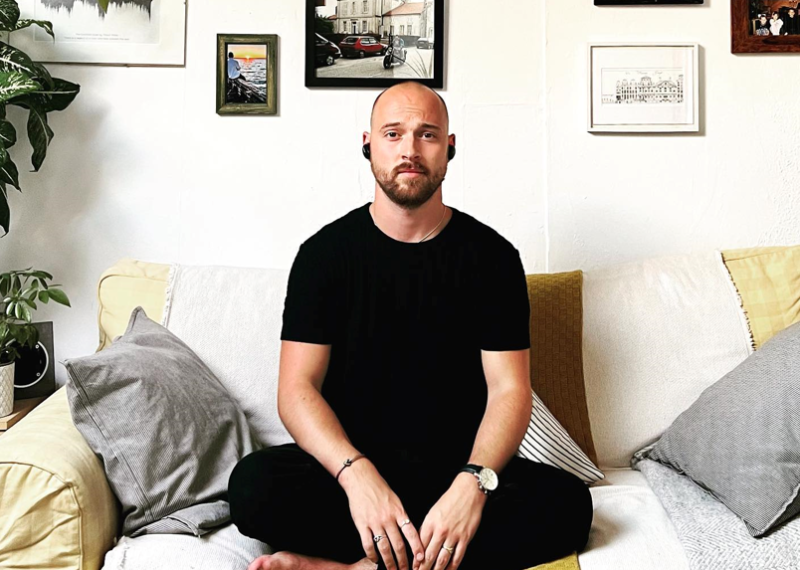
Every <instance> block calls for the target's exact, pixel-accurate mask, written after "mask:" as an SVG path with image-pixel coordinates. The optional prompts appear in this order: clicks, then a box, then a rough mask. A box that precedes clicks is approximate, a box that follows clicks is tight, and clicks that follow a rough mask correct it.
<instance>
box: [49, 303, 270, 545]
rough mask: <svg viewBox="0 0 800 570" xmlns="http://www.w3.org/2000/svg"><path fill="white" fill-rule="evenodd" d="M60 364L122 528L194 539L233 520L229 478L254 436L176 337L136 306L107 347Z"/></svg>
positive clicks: (72, 406) (77, 422)
mask: <svg viewBox="0 0 800 570" xmlns="http://www.w3.org/2000/svg"><path fill="white" fill-rule="evenodd" d="M221 340H222V339H221ZM63 364H64V365H65V366H66V368H67V371H68V372H69V378H68V380H67V397H68V400H69V406H70V413H71V415H72V420H73V422H74V424H75V426H76V427H77V428H78V431H80V432H81V434H82V435H83V437H84V438H85V439H86V441H87V443H88V444H89V447H91V448H92V450H93V451H94V452H95V453H96V454H97V455H98V456H99V457H100V459H101V460H102V462H103V466H104V469H105V471H106V476H107V477H108V482H109V485H110V486H111V489H112V490H113V492H114V494H115V495H116V496H117V498H118V499H119V501H120V503H121V505H122V519H123V520H122V534H123V535H125V536H139V535H142V534H163V533H177V534H193V535H195V536H201V535H203V534H205V533H207V532H209V531H210V530H212V529H214V528H216V527H219V526H221V525H224V524H226V523H228V522H229V521H230V507H229V505H228V502H227V489H228V478H229V477H230V474H231V471H233V468H234V466H235V465H236V463H237V462H238V461H239V460H240V459H241V458H242V457H244V456H245V455H247V454H248V453H250V452H252V451H254V450H255V449H256V444H255V441H256V440H255V439H254V438H253V436H252V434H251V432H250V427H249V425H248V423H247V419H246V418H245V415H244V412H242V410H241V409H240V408H239V406H238V404H237V403H236V402H235V401H234V400H233V398H232V397H231V395H230V394H229V393H228V391H227V390H226V389H225V387H224V386H223V385H222V384H221V383H220V382H219V380H218V379H217V378H216V376H214V374H213V373H212V372H211V370H210V369H209V368H208V367H207V366H206V365H205V364H204V363H203V362H202V361H201V360H200V358H199V357H198V356H197V355H196V354H195V353H194V352H193V351H192V350H191V349H190V348H189V347H188V346H187V345H186V344H185V343H184V342H183V341H181V340H180V339H179V338H178V337H176V336H175V335H174V334H173V333H172V332H170V331H168V330H167V329H165V328H164V327H162V326H161V325H159V324H158V323H156V322H154V321H152V320H150V319H149V318H148V317H147V315H146V314H145V312H144V310H143V309H142V308H141V307H137V308H136V309H134V311H133V313H132V314H131V317H130V321H129V322H128V327H127V329H126V331H125V334H123V335H122V336H120V337H118V338H117V339H116V340H115V341H114V343H112V345H111V346H109V347H108V348H106V349H105V350H103V351H101V352H97V353H95V354H92V355H90V356H85V357H80V358H71V359H68V360H65V361H63Z"/></svg>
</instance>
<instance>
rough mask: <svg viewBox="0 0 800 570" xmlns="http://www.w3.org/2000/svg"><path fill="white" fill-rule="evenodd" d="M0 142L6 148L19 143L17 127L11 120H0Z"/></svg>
mask: <svg viewBox="0 0 800 570" xmlns="http://www.w3.org/2000/svg"><path fill="white" fill-rule="evenodd" d="M0 144H2V145H3V146H4V147H6V148H11V147H12V146H14V145H15V144H17V129H15V128H14V125H12V124H11V121H5V120H4V121H2V122H0Z"/></svg>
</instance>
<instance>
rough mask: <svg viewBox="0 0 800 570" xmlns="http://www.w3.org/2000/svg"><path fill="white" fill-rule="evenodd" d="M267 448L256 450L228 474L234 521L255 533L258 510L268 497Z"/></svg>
mask: <svg viewBox="0 0 800 570" xmlns="http://www.w3.org/2000/svg"><path fill="white" fill-rule="evenodd" d="M265 452H267V450H266V449H264V450H260V451H255V452H253V453H251V454H249V455H247V456H245V457H243V458H242V459H240V460H239V462H238V463H237V464H236V465H235V466H234V468H233V471H231V474H230V477H229V478H228V502H229V503H230V509H231V522H232V523H234V524H235V525H236V527H237V528H238V529H239V532H241V533H242V534H244V535H246V536H251V537H252V536H253V533H254V532H255V529H254V528H252V527H253V526H254V523H255V521H256V520H258V516H257V515H258V512H260V511H261V510H262V509H263V508H264V504H263V503H264V501H265V500H267V495H268V490H269V487H270V485H269V481H270V477H271V475H270V467H269V458H268V457H266V453H265Z"/></svg>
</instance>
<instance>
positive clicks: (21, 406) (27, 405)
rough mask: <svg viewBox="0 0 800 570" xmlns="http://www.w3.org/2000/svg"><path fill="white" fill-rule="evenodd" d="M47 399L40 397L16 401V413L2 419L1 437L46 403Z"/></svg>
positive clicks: (0, 424) (0, 419) (0, 421)
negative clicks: (37, 407)
mask: <svg viewBox="0 0 800 570" xmlns="http://www.w3.org/2000/svg"><path fill="white" fill-rule="evenodd" d="M46 399H47V398H46V397H39V398H28V399H26V400H16V401H15V402H14V411H13V412H11V414H10V415H8V416H3V417H0V435H2V433H3V432H4V431H6V430H8V429H9V428H11V426H13V425H14V424H15V423H17V422H18V421H20V420H21V419H22V418H24V417H25V416H26V415H28V412H30V411H31V410H32V409H33V408H35V407H36V406H38V405H39V404H41V403H42V402H44V401H45V400H46Z"/></svg>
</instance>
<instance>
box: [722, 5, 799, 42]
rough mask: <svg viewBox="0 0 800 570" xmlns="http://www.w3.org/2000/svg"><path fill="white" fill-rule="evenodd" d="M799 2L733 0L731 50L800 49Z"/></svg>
mask: <svg viewBox="0 0 800 570" xmlns="http://www.w3.org/2000/svg"><path fill="white" fill-rule="evenodd" d="M798 4H800V2H798V1H797V0H731V51H732V52H733V53H787V52H800V6H798Z"/></svg>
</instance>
